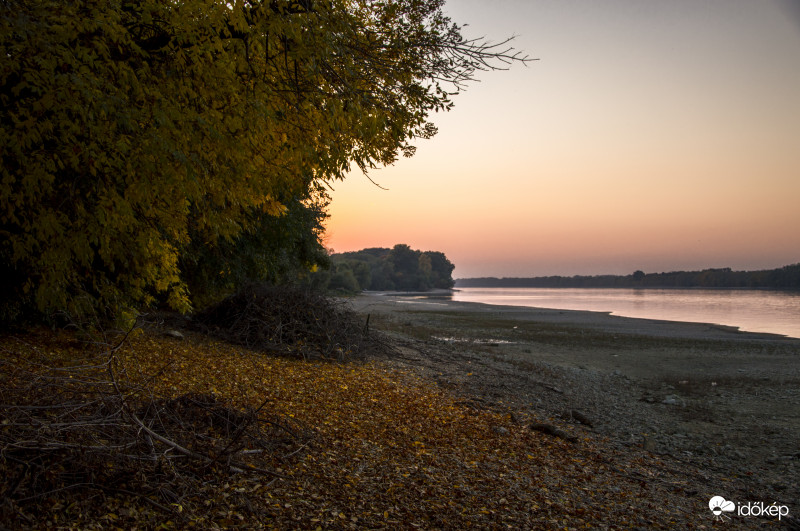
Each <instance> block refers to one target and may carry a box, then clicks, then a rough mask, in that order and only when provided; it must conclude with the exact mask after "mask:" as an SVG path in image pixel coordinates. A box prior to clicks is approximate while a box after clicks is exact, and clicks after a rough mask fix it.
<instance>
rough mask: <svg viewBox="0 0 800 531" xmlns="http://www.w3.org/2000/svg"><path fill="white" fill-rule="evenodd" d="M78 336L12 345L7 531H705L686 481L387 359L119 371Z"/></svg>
mask: <svg viewBox="0 0 800 531" xmlns="http://www.w3.org/2000/svg"><path fill="white" fill-rule="evenodd" d="M76 337H77V336H76V335H75V334H71V333H67V332H63V331H62V332H53V331H49V330H44V329H40V330H35V331H32V332H28V333H25V334H8V335H4V336H2V338H0V341H1V343H0V344H1V345H2V346H1V347H0V348H1V351H0V352H1V353H2V364H1V365H0V368H2V373H0V383H2V387H1V389H2V397H0V403H2V404H0V467H2V469H3V475H2V477H3V478H4V480H3V482H2V485H1V486H0V504H1V505H0V517H2V519H1V520H0V522H2V523H3V525H5V526H8V527H13V528H46V527H59V528H63V529H93V528H94V529H101V528H102V529H108V528H120V529H152V528H164V529H169V528H192V527H195V528H202V529H214V528H230V527H241V528H248V529H252V528H264V529H272V528H274V529H287V528H297V529H360V528H369V529H397V528H409V529H411V528H425V529H462V528H467V527H474V528H490V529H491V528H495V529H503V528H513V529H525V528H528V529H532V528H549V529H556V528H558V529H563V528H568V529H578V528H596V527H606V528H629V527H643V528H650V529H654V528H662V529H668V528H675V527H680V528H704V527H713V523H712V522H711V520H710V519H709V518H706V517H707V516H708V515H707V514H706V513H707V508H705V509H704V507H703V506H704V501H703V500H702V499H700V497H698V498H697V499H696V500H692V499H691V498H690V497H688V498H687V492H688V493H691V492H692V489H693V488H694V487H695V486H694V485H692V484H691V482H690V481H689V480H687V477H689V476H690V471H683V473H677V472H676V471H674V470H672V469H671V468H670V466H669V465H667V464H666V463H664V462H662V461H660V460H659V459H658V458H657V457H655V456H652V455H650V454H646V453H644V452H639V453H637V452H635V451H627V452H621V451H619V450H618V449H616V448H613V447H612V446H611V445H609V444H607V442H606V441H603V440H601V439H599V438H597V437H596V436H593V435H591V434H589V433H587V432H584V431H580V429H578V428H572V427H565V429H566V430H570V434H571V436H572V440H573V441H575V442H570V441H568V440H565V439H563V438H558V437H552V436H549V435H547V434H545V433H541V432H539V431H535V430H532V429H530V424H531V423H532V422H538V421H542V420H544V421H547V420H548V419H536V418H535V416H532V415H531V414H530V413H528V412H519V411H512V410H511V409H507V410H503V409H502V408H501V407H493V408H474V407H469V406H468V405H466V404H464V402H463V400H460V398H459V397H458V396H456V395H454V394H452V393H451V392H449V391H447V390H444V389H441V388H440V387H437V386H436V385H435V384H434V383H433V382H431V381H428V380H423V379H421V378H420V377H418V376H416V375H414V374H412V373H411V372H408V371H404V370H401V369H397V368H390V367H389V365H388V364H386V363H384V362H383V361H382V360H381V359H373V360H367V361H365V360H358V361H350V362H347V363H330V362H325V361H321V360H319V359H313V360H311V361H308V360H309V359H311V358H310V357H309V356H306V355H298V356H294V357H287V356H281V357H275V356H267V355H265V354H264V353H263V352H262V351H259V350H252V349H250V348H246V347H243V346H241V345H235V344H232V343H230V342H224V341H222V340H218V339H214V338H210V337H209V336H208V335H204V334H202V333H199V332H191V331H186V332H185V337H184V339H175V338H173V337H169V336H167V335H165V334H164V333H163V330H161V329H159V328H158V327H145V328H143V329H138V330H136V332H135V333H133V334H131V335H130V337H128V338H127V339H126V340H125V341H124V342H122V343H120V344H119V345H118V346H117V347H115V349H113V355H112V356H111V357H110V358H109V349H108V348H100V347H98V346H94V347H91V346H88V347H87V346H86V345H84V344H82V343H80V342H79V341H77V339H76ZM298 348H305V347H302V346H300V347H298ZM109 360H112V363H113V367H112V369H113V371H112V372H111V373H109V367H110V365H109ZM65 375H66V380H67V382H69V381H70V380H71V381H72V383H65ZM109 386H110V387H109ZM114 386H117V388H118V389H117V390H119V389H124V390H125V392H123V393H117V394H116V395H115V392H116V390H114V389H113V387H114ZM114 396H117V397H119V399H118V400H117V401H114V400H111V399H110V398H109V397H114ZM81 400H82V401H81ZM70 403H74V404H82V405H80V406H75V407H74V408H72V409H70V410H69V414H68V415H67V414H66V413H64V408H63V407H62V408H61V409H59V407H61V406H64V405H65V404H67V405H69V404H70ZM87 403H88V404H92V406H91V407H94V408H95V409H91V407H89V410H90V411H89V410H87V411H88V413H86V412H84V413H85V414H79V413H76V409H77V410H82V409H86V407H84V405H83V404H87ZM56 406H58V407H56ZM37 408H38V409H37ZM115 408H116V410H118V411H120V412H123V413H124V412H125V411H128V413H127V416H126V414H123V413H120V414H119V417H113V415H112V413H114V411H109V409H111V410H114V409H115ZM67 409H69V408H67ZM131 415H133V416H134V417H135V419H138V420H139V423H137V422H135V421H132V420H131V419H132V418H133V417H132V416H131ZM110 418H113V419H114V422H115V424H114V426H112V427H109V426H107V425H104V424H103V422H105V421H106V420H108V419H110ZM549 420H550V421H552V419H549ZM59 422H60V423H61V424H64V425H67V424H70V423H73V424H74V423H83V424H84V425H85V426H88V427H89V428H91V429H86V430H84V432H83V435H80V433H81V431H80V430H76V429H75V426H74V425H73V426H66V427H63V428H59ZM26 423H27V424H26ZM92 423H94V424H99V425H92ZM90 425H91V426H90ZM147 429H149V430H150V431H152V433H148V431H147ZM26 430H27V431H26ZM59 430H62V431H59ZM117 431H119V432H124V433H123V435H119V434H118V433H116V432H117ZM45 432H46V433H45ZM87 434H88V435H87ZM142 434H144V436H143V435H142ZM155 434H162V435H161V436H163V438H164V439H165V440H166V441H167V443H163V442H160V441H159V440H158V439H157V438H156V437H155ZM84 435H85V436H87V437H90V438H91V440H89V439H86V438H85V437H84V438H83V439H81V437H82V436H84ZM26 441H28V442H29V443H30V444H27V446H26V444H25V443H26ZM70 441H72V442H74V443H75V444H74V445H73V446H69V444H68V443H69V442H70ZM132 441H133V442H132ZM46 443H53V444H51V446H50V447H47V444H46ZM170 444H172V446H171V445H170ZM126 445H127V446H126ZM78 447H82V448H83V449H82V450H76V448H78ZM181 449H183V450H185V451H182V450H181ZM125 456H128V457H127V458H126V457H125Z"/></svg>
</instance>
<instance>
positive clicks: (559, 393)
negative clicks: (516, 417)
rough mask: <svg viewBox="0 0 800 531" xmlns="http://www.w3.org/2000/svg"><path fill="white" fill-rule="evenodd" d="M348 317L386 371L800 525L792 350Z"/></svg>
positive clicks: (730, 334)
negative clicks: (685, 468) (377, 350)
mask: <svg viewBox="0 0 800 531" xmlns="http://www.w3.org/2000/svg"><path fill="white" fill-rule="evenodd" d="M352 305H353V307H354V308H355V309H356V310H357V311H358V312H360V313H362V314H369V316H370V326H372V327H373V328H379V329H381V330H384V331H386V332H387V333H388V334H390V336H392V337H393V338H394V340H395V342H396V343H397V345H398V352H399V354H398V356H397V358H396V359H394V360H392V361H391V362H390V363H393V364H395V365H398V366H402V367H403V368H406V369H413V370H414V371H416V372H418V373H419V374H420V375H422V376H423V377H425V378H430V379H433V380H435V381H437V382H438V383H439V384H440V385H441V386H443V387H446V388H448V389H451V390H452V391H453V392H455V393H461V394H463V395H464V396H465V399H467V400H471V401H473V402H474V403H475V404H478V405H480V406H481V407H494V408H508V409H509V410H511V411H514V412H517V413H515V414H521V415H529V416H530V417H531V418H537V419H542V420H545V421H547V422H552V423H555V424H558V425H561V426H563V427H564V428H565V429H571V430H575V431H578V432H582V433H583V432H587V433H592V434H595V435H596V436H598V437H605V438H607V439H608V440H609V441H610V443H611V444H616V445H620V446H625V447H628V448H630V449H631V451H645V452H649V453H652V454H656V455H660V456H661V457H662V458H665V459H672V460H674V461H675V462H676V466H679V465H680V464H681V463H686V464H691V465H692V466H695V467H699V469H700V470H704V471H707V472H708V473H707V474H706V475H705V479H701V478H698V482H699V483H698V496H705V495H707V494H709V493H713V492H716V491H718V490H720V489H727V491H726V492H728V496H731V497H733V496H739V499H750V500H753V501H763V502H765V503H772V502H774V501H778V502H781V503H784V504H788V505H789V506H790V508H792V513H793V514H800V505H798V501H797V500H800V444H799V443H798V441H800V340H797V339H789V338H784V337H782V336H776V335H770V334H758V333H745V332H739V331H737V330H736V329H734V328H730V327H722V326H719V325H713V324H703V323H682V322H672V321H657V320H650V319H633V318H625V317H618V316H612V315H609V314H606V313H599V312H586V311H569V310H551V309H538V308H525V307H514V306H493V305H486V304H478V303H467V302H454V301H452V300H449V299H446V298H441V299H437V298H425V297H419V296H417V297H413V296H412V297H409V296H399V295H396V294H367V295H361V296H359V297H356V298H354V299H353V300H352ZM689 479H690V480H691V478H689ZM714 489H716V491H715V490H714ZM734 493H735V494H734ZM716 494H718V495H725V493H723V492H716Z"/></svg>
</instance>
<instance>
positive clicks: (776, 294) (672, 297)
mask: <svg viewBox="0 0 800 531" xmlns="http://www.w3.org/2000/svg"><path fill="white" fill-rule="evenodd" d="M426 298H429V299H432V300H436V299H437V298H440V299H442V298H443V299H452V300H454V301H465V302H482V303H486V304H500V305H510V306H532V307H538V308H553V309H562V310H589V311H599V312H611V313H612V314H614V315H620V316H625V317H640V318H646V319H663V320H669V321H688V322H703V323H714V324H720V325H725V326H734V327H739V328H740V329H741V330H745V331H749V332H768V333H773V334H783V335H787V336H790V337H797V338H800V293H798V292H785V291H765V290H723V289H720V290H707V289H641V288H638V289H601V288H590V289H580V288H459V289H458V290H457V291H455V292H453V293H452V294H444V293H442V294H438V293H437V294H435V295H432V296H430V297H426Z"/></svg>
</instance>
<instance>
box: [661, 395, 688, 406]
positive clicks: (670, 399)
mask: <svg viewBox="0 0 800 531" xmlns="http://www.w3.org/2000/svg"><path fill="white" fill-rule="evenodd" d="M661 403H662V404H667V405H668V406H678V405H683V400H681V398H680V397H679V396H678V395H667V397H666V398H664V400H662V401H661Z"/></svg>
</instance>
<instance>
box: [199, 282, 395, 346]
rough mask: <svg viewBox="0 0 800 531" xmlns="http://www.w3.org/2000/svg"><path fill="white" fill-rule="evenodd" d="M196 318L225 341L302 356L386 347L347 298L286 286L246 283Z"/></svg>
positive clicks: (200, 327)
mask: <svg viewBox="0 0 800 531" xmlns="http://www.w3.org/2000/svg"><path fill="white" fill-rule="evenodd" d="M195 324H196V326H197V328H198V329H199V330H201V331H203V332H205V333H207V334H210V335H214V336H216V337H218V338H220V339H223V340H225V341H229V342H232V343H235V344H238V345H244V346H246V347H248V348H251V349H255V350H260V351H264V352H269V353H271V354H278V355H284V356H294V357H302V358H304V359H307V360H308V359H329V360H339V361H342V360H345V359H348V358H365V357H367V356H368V355H371V354H377V353H383V352H385V351H386V348H387V347H386V345H385V344H384V343H383V342H382V341H381V339H380V338H379V337H378V336H377V335H375V334H373V333H370V331H369V327H368V320H363V319H361V318H360V317H359V316H358V315H357V314H356V313H355V312H354V311H353V310H351V309H350V308H349V307H348V306H347V304H346V302H344V301H341V300H337V299H333V298H330V297H327V296H325V295H323V294H321V293H318V292H315V291H312V290H308V289H303V288H297V287H291V286H265V285H251V286H248V287H246V288H244V289H243V290H242V291H240V292H239V293H237V294H236V295H233V296H231V297H228V298H227V299H225V300H223V301H221V302H220V303H218V304H216V305H213V306H211V307H209V308H207V309H205V310H203V311H202V312H200V313H199V314H198V315H196V316H195Z"/></svg>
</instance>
